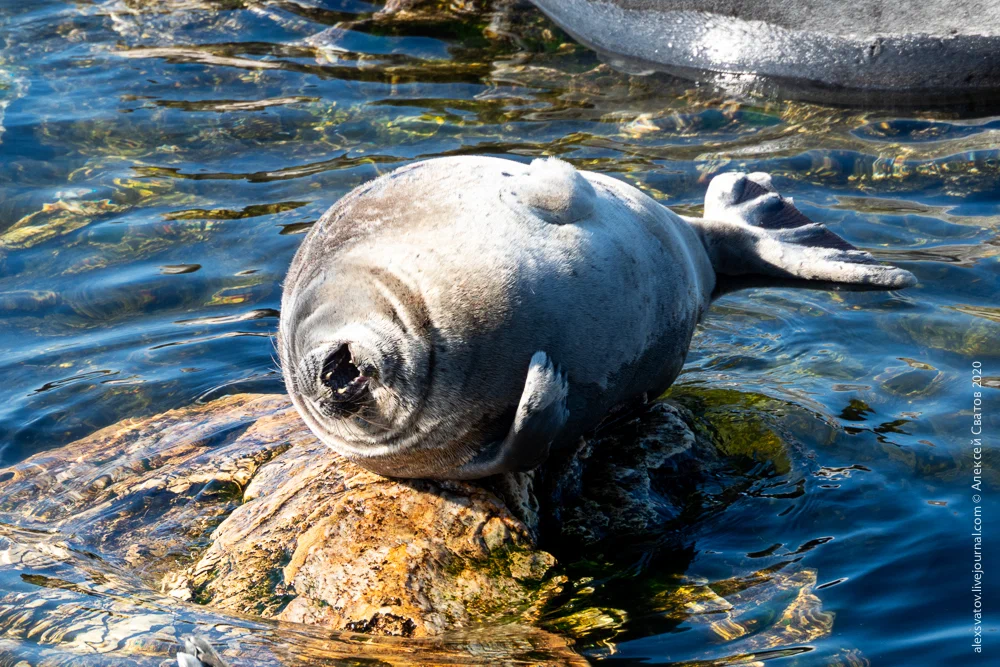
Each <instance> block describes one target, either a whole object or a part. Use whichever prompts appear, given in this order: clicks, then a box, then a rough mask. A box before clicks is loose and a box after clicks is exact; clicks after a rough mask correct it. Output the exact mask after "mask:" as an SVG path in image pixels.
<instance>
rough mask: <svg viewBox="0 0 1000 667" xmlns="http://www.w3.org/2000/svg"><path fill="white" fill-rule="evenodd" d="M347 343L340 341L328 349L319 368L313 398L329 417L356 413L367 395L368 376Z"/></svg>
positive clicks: (368, 394)
mask: <svg viewBox="0 0 1000 667" xmlns="http://www.w3.org/2000/svg"><path fill="white" fill-rule="evenodd" d="M359 363H360V362H359V361H357V360H356V359H355V358H354V355H353V354H352V352H351V346H350V345H349V344H348V343H341V344H340V345H338V346H337V347H336V348H334V350H333V351H332V352H328V353H327V355H326V357H325V358H324V360H323V365H322V366H321V367H320V371H319V384H320V386H321V387H322V389H321V390H320V394H319V395H318V396H317V397H316V398H315V399H314V400H315V401H316V403H317V405H318V406H319V408H320V409H321V410H322V411H323V413H324V414H326V415H328V416H331V417H338V416H346V415H352V414H355V413H357V412H358V411H359V410H360V409H361V407H362V404H363V403H365V402H366V401H365V399H366V398H370V397H371V394H370V391H369V387H368V384H369V382H370V381H371V378H370V377H368V376H367V375H365V374H364V373H363V372H362V369H361V368H359V366H358V364H359ZM314 377H315V376H314Z"/></svg>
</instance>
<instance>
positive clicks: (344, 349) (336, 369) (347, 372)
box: [319, 343, 361, 400]
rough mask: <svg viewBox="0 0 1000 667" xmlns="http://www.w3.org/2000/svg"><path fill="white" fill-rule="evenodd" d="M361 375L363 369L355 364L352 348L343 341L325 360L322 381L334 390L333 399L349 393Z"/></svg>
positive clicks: (321, 372) (321, 373)
mask: <svg viewBox="0 0 1000 667" xmlns="http://www.w3.org/2000/svg"><path fill="white" fill-rule="evenodd" d="M360 376H361V371H360V370H358V367H357V366H356V365H355V364H354V360H353V358H352V357H351V348H350V346H348V344H347V343H343V344H341V345H340V347H338V348H337V349H336V350H334V351H333V353H332V354H331V355H330V356H328V357H327V358H326V361H325V362H323V369H322V370H321V371H320V377H319V379H320V382H322V383H323V385H324V386H325V387H329V388H330V389H331V390H332V391H333V399H334V400H338V397H342V396H344V395H345V394H347V392H348V389H349V388H350V386H351V382H352V381H353V380H355V379H356V378H358V377H360Z"/></svg>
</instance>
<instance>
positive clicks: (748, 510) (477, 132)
mask: <svg viewBox="0 0 1000 667" xmlns="http://www.w3.org/2000/svg"><path fill="white" fill-rule="evenodd" d="M456 6H457V7H459V9H456V8H455V7H450V8H449V7H448V6H447V3H441V5H440V6H438V5H434V4H433V3H428V4H425V5H422V9H419V11H416V12H412V13H410V14H408V15H403V16H399V17H396V18H392V17H388V18H378V17H373V13H374V12H376V11H377V10H379V9H380V6H379V5H374V4H369V3H365V2H353V1H351V0H343V1H338V0H282V1H273V2H272V1H268V0H229V1H221V0H220V1H212V0H169V1H161V2H152V1H150V2H146V1H143V0H110V1H109V0H95V1H93V2H79V3H68V2H65V3H64V2H49V1H34V2H14V1H12V0H7V1H0V128H2V133H0V340H2V346H0V350H2V351H3V354H2V355H0V466H2V465H9V464H13V463H16V462H19V461H22V460H24V459H25V458H27V457H28V456H30V455H32V454H35V453H38V452H41V451H45V450H51V449H54V448H57V447H59V446H61V445H64V444H66V443H68V442H70V441H72V440H74V439H76V438H78V437H81V436H83V435H86V434H88V433H90V432H92V431H94V430H96V429H98V428H101V427H103V426H106V425H109V424H112V423H114V422H116V421H119V420H121V419H124V418H127V417H133V416H138V415H150V414H154V413H157V412H161V411H163V410H166V409H170V408H174V407H180V406H185V405H189V404H190V403H192V402H194V401H196V400H198V399H207V398H210V397H212V396H215V395H221V394H223V393H230V392H234V391H274V392H278V391H281V390H282V387H281V383H280V378H279V376H278V374H277V372H276V370H275V364H274V361H273V352H274V350H273V344H272V341H271V335H272V334H273V333H274V332H275V329H276V326H277V312H278V311H277V309H278V308H279V300H280V292H281V281H282V279H283V276H284V273H285V270H286V268H287V266H288V263H289V262H290V260H291V257H292V254H293V253H294V251H295V249H296V247H297V246H298V244H299V242H300V241H301V239H302V238H303V237H302V233H303V232H305V231H306V230H307V229H308V226H309V225H310V224H311V223H313V222H314V221H315V220H316V219H317V218H318V217H319V216H320V215H321V214H322V212H323V211H324V210H325V209H326V208H328V207H329V206H330V205H331V204H333V203H334V202H335V201H336V200H337V199H338V198H339V197H341V196H342V195H343V194H345V193H346V192H348V191H349V190H351V189H352V188H353V187H355V186H357V185H358V184H360V183H363V182H365V181H367V180H369V179H371V178H374V177H375V176H377V175H379V174H382V173H385V172H387V171H390V170H392V169H393V168H395V167H397V166H400V165H403V164H406V163H408V162H411V161H414V160H417V159H423V158H428V157H433V156H440V155H455V154H467V153H484V154H490V155H503V156H507V157H511V158H514V159H519V160H528V159H531V158H532V157H535V156H541V155H558V156H560V157H561V158H563V159H565V160H569V161H570V162H572V163H573V164H575V165H576V166H578V167H580V168H586V169H590V170H594V171H600V172H604V173H608V174H611V175H613V176H615V177H617V178H621V179H624V180H626V181H628V182H630V183H632V184H634V185H635V186H637V187H639V188H641V189H643V190H644V191H645V192H647V193H648V194H650V195H651V196H653V197H656V198H657V199H659V200H661V201H662V202H663V203H665V204H667V205H669V206H676V207H678V210H682V211H684V212H695V213H697V212H698V206H699V205H700V202H701V199H702V197H703V195H704V191H705V188H706V185H707V182H708V180H709V179H710V178H711V176H712V175H714V174H716V173H719V172H722V171H727V170H734V169H740V170H763V171H768V172H771V173H772V174H774V182H775V184H776V185H777V187H778V188H779V189H780V190H781V191H782V192H783V193H784V194H786V195H791V196H793V197H794V198H795V201H796V203H797V204H798V205H799V207H800V208H801V209H802V210H803V211H804V212H805V213H806V214H807V215H809V216H811V217H812V218H814V219H816V220H819V221H822V222H824V223H826V224H827V225H829V226H830V227H831V228H832V229H834V230H835V231H837V232H838V233H839V234H841V235H842V236H844V237H845V238H847V239H848V240H849V241H851V242H852V243H854V244H856V245H858V246H861V247H864V248H866V249H869V250H871V251H872V252H873V253H874V254H875V255H876V256H878V257H879V258H881V259H884V260H887V261H892V262H893V263H896V264H898V265H900V266H903V267H905V268H907V269H909V270H910V271H912V272H913V273H914V274H916V276H917V277H918V279H919V285H918V286H917V287H915V288H913V289H909V290H906V291H903V292H894V293H853V292H837V293H828V292H818V291H791V290H778V289H772V290H763V289H761V290H750V291H746V292H740V293H736V294H732V295H729V296H726V297H725V298H723V299H722V300H720V301H719V302H718V303H717V304H716V306H715V307H714V308H713V310H712V311H711V312H710V313H709V314H708V316H707V318H706V320H705V322H704V326H703V327H702V328H701V330H700V331H699V333H698V335H697V336H696V339H695V342H694V345H693V347H692V350H691V353H690V355H689V358H688V363H687V367H686V370H685V373H684V374H683V375H682V377H681V378H680V380H679V381H678V382H679V383H680V384H681V385H687V386H691V387H694V388H702V389H706V388H707V389H734V390H738V391H740V392H746V393H757V394H763V395H766V396H770V397H772V398H774V399H777V401H778V403H776V404H777V405H781V406H784V407H782V408H781V409H780V411H779V413H778V416H779V417H780V420H779V421H780V423H781V424H782V427H781V431H782V433H781V434H782V437H783V439H784V440H785V441H786V442H787V443H789V455H788V456H789V458H790V464H789V466H788V467H787V469H785V470H779V471H778V472H777V473H776V474H774V475H768V476H766V477H764V478H761V479H755V480H754V481H752V483H751V484H750V486H749V488H748V490H747V491H746V492H745V493H744V494H743V496H741V497H740V498H738V499H736V500H735V501H733V502H731V504H729V505H728V506H727V507H726V508H725V510H724V511H721V512H719V513H716V514H712V515H710V516H708V517H707V518H705V519H704V520H703V521H702V522H700V523H699V524H698V526H697V527H696V528H695V532H694V535H693V538H692V551H691V554H690V558H689V560H688V562H686V563H685V564H684V566H683V568H682V570H683V573H684V574H685V575H686V576H688V577H691V578H692V579H704V580H708V581H715V580H720V579H726V578H730V577H737V576H746V575H747V574H750V573H752V572H754V571H756V570H759V569H762V568H766V567H771V566H775V565H776V564H779V563H782V562H789V563H792V562H793V561H794V566H795V567H802V568H808V569H809V570H814V571H815V572H816V577H817V582H816V583H817V584H818V586H817V588H816V589H815V591H814V593H815V595H816V596H817V597H818V598H819V601H820V603H821V606H822V611H823V612H828V613H829V612H832V613H833V614H835V617H834V621H833V627H832V631H831V632H830V633H829V634H828V635H826V636H824V637H820V638H815V639H809V640H807V641H801V642H796V641H792V640H790V641H789V642H788V643H787V644H785V645H783V646H781V647H778V648H781V649H788V650H785V651H784V652H783V651H781V650H777V649H774V650H772V649H768V650H770V651H771V652H769V653H768V652H766V651H765V652H764V653H760V655H758V657H757V658H756V659H757V660H763V659H769V660H773V662H774V664H802V665H828V664H830V665H833V664H837V665H855V664H873V665H957V664H995V661H996V656H997V655H1000V635H998V634H997V633H996V630H997V627H998V626H997V624H996V622H995V620H994V618H995V616H994V614H993V613H992V607H991V606H990V604H991V603H993V604H994V605H995V604H1000V598H998V597H996V596H994V595H993V594H992V593H991V592H990V589H994V590H995V587H992V585H991V583H988V584H987V587H986V592H985V594H984V596H985V597H984V599H985V601H986V604H987V606H986V624H985V632H984V637H985V638H984V640H983V641H984V643H985V644H986V650H985V655H984V656H977V655H975V654H974V653H973V652H972V649H971V644H972V640H973V637H974V634H973V614H972V612H973V593H972V592H971V591H970V588H971V586H972V584H973V578H972V567H973V538H972V536H971V535H970V533H972V530H973V505H974V503H973V501H972V496H973V494H974V493H976V491H974V490H973V489H972V488H971V487H970V485H971V484H972V482H973V458H972V456H973V449H972V445H971V444H970V427H971V425H972V423H973V414H972V409H973V398H974V397H973V391H974V388H973V384H972V379H973V373H974V364H981V368H982V374H983V381H982V384H983V388H982V397H981V398H982V401H983V409H984V410H985V417H984V419H983V436H982V437H983V455H984V456H985V460H986V464H985V470H984V473H983V477H984V479H985V484H984V488H983V490H982V493H981V495H982V500H981V501H980V505H981V506H982V508H983V510H982V511H983V517H984V527H985V528H984V532H985V535H986V546H985V553H986V561H985V563H986V567H985V570H986V573H987V582H991V581H992V578H993V577H992V573H993V569H994V568H993V567H992V564H995V563H997V559H996V557H995V552H993V551H992V550H993V549H996V548H997V547H996V545H997V540H996V538H995V534H996V532H997V530H998V528H1000V518H998V517H1000V504H998V503H997V502H996V500H997V498H998V497H1000V489H998V488H997V487H998V479H1000V476H998V474H997V461H998V460H1000V447H998V445H997V439H996V438H997V436H998V434H1000V419H997V417H996V409H997V406H998V405H1000V395H998V390H1000V303H998V302H997V298H996V295H997V293H998V288H1000V262H998V259H997V257H998V255H1000V236H998V223H1000V187H998V186H1000V150H998V148H997V141H998V139H1000V129H998V128H1000V120H998V119H997V118H988V117H979V118H977V117H964V116H962V115H961V113H960V110H937V111H913V112H907V113H901V112H898V111H895V112H880V111H877V110H859V109H851V108H831V107H822V106H811V105H807V104H799V103H794V102H776V101H765V100H756V101H746V100H743V101H739V100H734V99H731V98H730V97H729V96H727V95H726V94H725V93H724V92H723V91H719V90H716V89H713V88H710V87H708V86H698V85H695V84H692V83H689V82H684V81H679V80H673V79H667V78H663V77H661V78H640V77H629V76H627V75H624V74H620V73H616V72H614V71H613V70H611V69H609V68H608V67H607V66H605V65H602V64H601V63H600V62H599V61H598V60H597V59H596V58H595V57H594V56H593V55H592V54H590V53H589V52H588V51H587V50H586V49H584V48H582V47H580V46H577V45H575V44H573V43H572V41H571V40H569V38H567V37H566V36H565V35H564V34H562V33H560V32H559V31H558V30H557V29H555V28H554V27H553V26H551V24H549V23H548V22H546V21H545V20H544V19H543V18H542V17H541V16H540V15H539V14H538V13H537V12H535V11H534V10H532V9H530V8H519V9H516V10H515V11H514V13H513V14H512V15H507V16H506V17H503V16H500V17H493V16H491V15H490V14H489V13H484V12H482V11H471V10H470V11H462V10H461V8H462V7H464V5H456ZM421 12H422V13H421ZM491 21H492V24H491ZM335 25H336V26H337V28H335V29H331V28H333V26H335ZM706 493H708V494H709V495H710V491H706ZM658 567H661V563H660V562H659V561H658V560H657V559H656V558H652V559H650V560H648V561H646V562H644V563H643V564H642V565H641V566H640V567H639V570H638V572H637V573H634V574H633V575H630V576H631V577H632V579H633V580H634V582H637V583H636V585H638V586H642V585H644V584H643V582H645V581H646V579H644V577H654V578H655V576H657V574H658V573H657V571H656V568H658ZM662 567H664V568H666V567H668V566H667V565H662ZM669 567H674V568H675V567H676V562H672V563H671V564H670V565H669ZM0 581H3V579H0ZM608 595H609V596H611V597H612V598H613V597H614V596H613V594H612V593H608ZM994 598H995V599H996V600H997V602H995V603H994V602H993V600H994ZM619 604H620V605H621V606H622V607H623V608H625V610H626V611H630V610H629V609H628V608H627V607H628V601H627V600H626V601H621V600H619ZM632 611H635V610H632ZM649 614H651V612H649V610H648V608H647V607H643V609H642V610H639V611H636V613H635V614H634V615H633V617H632V620H630V621H629V622H627V623H625V624H624V626H622V627H621V628H620V629H619V630H618V631H616V632H615V633H612V636H610V637H608V638H604V639H601V640H600V641H597V640H593V641H591V640H588V639H587V638H586V637H584V638H582V639H580V640H579V642H578V645H577V648H578V650H579V651H580V652H581V653H582V654H583V655H585V656H587V657H588V658H589V659H591V660H594V661H601V660H608V661H612V662H618V663H621V664H637V663H642V664H651V663H660V664H665V663H685V664H687V662H686V661H696V660H704V661H709V662H698V663H697V664H722V663H719V662H711V661H713V660H720V659H723V658H725V657H727V656H729V657H731V656H734V655H743V654H745V653H746V651H744V650H743V648H741V647H742V646H743V644H741V643H740V642H741V641H743V642H745V638H744V639H737V640H733V641H732V642H727V641H726V640H724V639H722V638H721V637H720V636H719V635H718V634H717V633H713V632H711V631H709V630H708V629H707V626H705V625H704V624H698V623H695V622H693V621H692V622H682V623H680V624H673V625H671V624H665V623H659V622H658V621H657V619H656V618H651V617H650V616H649ZM654 616H655V614H654ZM775 620H776V619H766V622H769V623H773V622H774V621H775ZM0 630H3V628H2V627H0ZM4 637H7V638H8V639H9V638H11V637H14V639H15V640H16V641H12V642H9V641H6V640H4V641H2V642H0V657H2V658H3V659H7V658H10V657H13V658H18V657H27V658H33V657H36V656H37V655H38V654H37V653H36V650H38V646H37V645H36V643H35V641H34V640H32V641H27V640H23V641H22V640H21V639H18V638H16V637H15V636H14V635H4V634H3V633H2V632H0V639H3V638H4ZM762 650H763V649H762ZM747 661H751V658H745V662H747ZM866 661H867V662H866ZM13 662H16V660H13V661H12V662H11V664H13ZM751 662H752V661H751ZM5 664H6V663H5ZM95 664H97V663H95ZM692 664H693V663H692ZM725 664H734V663H728V662H727V663H725ZM740 664H743V663H740ZM747 664H750V662H747Z"/></svg>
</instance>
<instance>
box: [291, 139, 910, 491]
mask: <svg viewBox="0 0 1000 667" xmlns="http://www.w3.org/2000/svg"><path fill="white" fill-rule="evenodd" d="M706 216H707V217H706V218H704V219H692V218H682V217H680V216H678V215H676V214H674V213H673V212H671V211H669V210H668V209H666V208H665V207H663V206H661V205H660V204H658V203H656V202H655V201H653V200H652V199H650V198H649V197H647V196H646V195H644V194H642V193H641V192H639V191H638V190H636V189H635V188H633V187H631V186H629V185H627V184H625V183H623V182H621V181H618V180H615V179H613V178H610V177H607V176H603V175H601V174H596V173H590V172H581V171H577V170H576V169H574V168H573V167H572V166H570V165H568V164H566V163H564V162H560V161H558V160H553V159H549V160H535V161H534V162H532V163H531V164H530V165H526V164H522V163H518V162H513V161H509V160H502V159H498V158H486V157H457V158H441V159H436V160H429V161H426V162H420V163H416V164H413V165H409V166H407V167H403V168H401V169H398V170H396V171H394V172H392V173H391V174H388V175H386V176H383V177H381V178H379V179H377V180H375V181H373V182H371V183H368V184H366V185H363V186H361V187H359V188H357V189H356V190H354V191H353V192H351V193H350V194H348V195H347V196H345V197H344V198H343V199H341V200H340V201H339V202H338V203H337V204H336V205H334V206H333V207H332V208H331V209H330V210H329V211H328V212H327V213H326V214H325V215H324V216H323V217H322V218H321V219H320V220H319V222H318V223H317V224H316V225H315V226H314V228H313V229H312V230H311V231H310V233H309V235H308V236H307V238H306V240H305V241H304V242H303V244H302V247H301V248H300V249H299V252H298V253H297V254H296V256H295V259H294V260H293V262H292V265H291V268H290V269H289V273H288V278H287V281H286V284H285V288H284V294H283V297H282V310H281V323H280V329H279V345H278V347H279V354H280V356H281V361H282V368H283V373H284V377H285V382H286V385H287V388H288V391H289V393H290V395H291V397H292V400H293V402H294V403H295V405H296V407H297V408H298V410H299V412H300V413H301V414H302V416H303V418H304V419H305V421H306V423H307V424H309V426H310V428H312V430H313V431H314V432H315V433H316V434H317V436H319V437H320V438H321V439H322V440H323V441H324V442H326V443H327V444H329V445H330V446H331V447H333V448H334V449H336V450H337V451H339V452H341V453H342V454H344V455H345V456H348V457H349V458H351V459H353V460H355V461H356V462H358V463H359V464H361V465H363V466H365V467H367V468H369V469H371V470H374V471H376V472H379V473H382V474H385V475H390V476H399V477H437V478H475V477H482V476H486V475H490V474H494V473H498V472H503V471H508V470H521V469H528V468H531V467H533V466H535V465H537V464H538V463H540V462H541V461H542V460H544V459H545V457H546V456H547V454H548V452H549V448H550V447H551V446H557V447H558V446H560V445H562V444H565V443H571V442H574V441H575V440H576V439H578V438H579V437H580V435H582V434H584V433H586V432H587V431H588V430H590V429H592V428H593V427H594V426H596V425H597V424H598V423H599V422H600V420H601V419H602V418H603V417H604V416H605V414H607V413H608V412H609V411H610V410H612V409H614V408H616V407H618V406H621V405H625V404H630V403H633V402H634V401H635V400H637V399H638V398H641V397H642V396H643V395H657V394H659V393H660V392H662V391H664V390H665V389H666V388H667V387H669V385H670V384H671V383H672V382H673V381H674V379H675V378H676V377H677V374H678V373H679V372H680V369H681V366H682V364H683V362H684V357H685V355H686V353H687V349H688V346H689V344H690V341H691V336H692V334H693V332H694V328H695V325H696V324H697V322H698V321H699V319H700V318H701V316H702V315H703V313H704V312H705V310H706V309H707V308H708V305H709V303H710V301H711V299H712V295H713V292H714V291H715V289H716V286H717V277H718V276H723V275H726V276H742V275H763V276H770V277H773V278H774V279H786V278H789V277H791V278H801V279H807V280H817V281H823V282H830V281H833V282H846V283H852V284H855V285H863V286H866V287H869V288H876V289H892V288H898V287H904V286H907V285H909V284H912V283H913V282H914V280H913V277H912V275H910V274H909V273H908V272H906V271H902V270H900V269H896V268H893V267H886V266H883V265H881V264H878V263H876V262H875V260H874V259H872V257H871V256H870V255H868V254H867V253H864V252H862V251H859V250H857V249H855V248H854V247H853V246H851V245H850V244H848V243H847V242H846V241H844V240H843V239H841V238H840V237H838V236H836V235H835V234H833V233H832V232H830V231H829V230H827V229H825V228H824V227H822V226H821V225H816V224H813V223H811V222H810V221H809V220H808V219H806V218H805V217H804V216H802V214H801V213H799V212H798V210H797V209H795V208H794V206H793V205H792V203H791V202H790V201H789V200H786V199H784V198H782V197H780V195H778V194H777V193H775V192H774V190H773V188H772V187H771V185H770V180H769V179H768V178H767V177H766V175H763V174H752V175H750V176H746V175H743V174H724V175H722V176H720V177H718V178H717V179H715V180H714V181H713V182H712V184H711V185H710V188H709V192H708V195H707V197H706ZM796 223H798V224H796Z"/></svg>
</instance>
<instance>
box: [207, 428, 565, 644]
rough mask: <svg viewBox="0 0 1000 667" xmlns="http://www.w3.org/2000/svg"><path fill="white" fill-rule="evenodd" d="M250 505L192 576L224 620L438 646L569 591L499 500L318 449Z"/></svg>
mask: <svg viewBox="0 0 1000 667" xmlns="http://www.w3.org/2000/svg"><path fill="white" fill-rule="evenodd" d="M286 414H287V416H288V418H289V419H290V420H295V421H298V415H297V414H295V413H294V412H292V411H289V412H287V413H286ZM245 497H246V498H248V502H246V503H245V504H244V505H242V506H241V507H239V508H238V509H237V510H236V511H235V512H233V513H232V514H231V515H230V516H229V517H228V518H227V519H226V520H225V521H224V522H223V523H222V524H221V525H220V526H219V528H218V529H216V531H215V533H214V534H213V543H212V545H211V546H210V547H209V549H208V550H207V551H206V552H205V554H204V555H203V556H202V558H201V559H200V561H199V562H198V563H197V564H196V565H195V566H194V567H193V568H191V570H190V577H191V589H192V590H193V592H194V597H195V599H197V600H199V601H201V602H204V603H206V604H210V605H212V606H213V607H216V608H219V609H225V610H232V611H238V612H242V613H253V614H257V615H262V616H276V617H277V618H280V619H282V620H288V621H295V622H299V623H310V624H322V625H327V626H332V627H335V628H341V629H348V630H355V631H359V632H367V633H372V634H391V635H403V636H414V635H416V636H423V635H436V634H440V633H441V632H444V631H446V630H450V629H455V628H460V627H468V626H469V625H471V624H472V623H474V622H497V621H501V620H504V619H507V620H515V619H516V620H519V621H523V622H530V621H533V620H535V619H536V618H537V616H538V611H539V609H540V607H541V606H542V605H544V603H545V602H546V601H548V600H550V599H551V598H552V597H553V596H554V595H555V594H557V593H558V592H559V590H560V587H561V583H562V581H563V579H562V578H561V577H553V576H550V571H551V569H552V566H553V565H555V559H554V558H553V557H552V556H551V555H550V554H548V553H546V552H543V551H540V550H538V549H537V547H536V546H535V544H534V542H533V540H532V539H531V536H530V533H529V531H528V529H527V527H526V526H525V525H524V523H522V522H521V521H519V520H518V519H516V518H515V517H514V516H513V515H512V514H511V513H510V511H509V510H508V509H507V508H506V507H505V506H504V505H503V503H502V502H501V501H500V500H499V499H498V498H497V497H496V496H495V495H493V494H492V493H490V492H488V491H486V490H484V489H482V488H480V487H477V486H474V485H472V484H465V483H449V482H414V481H397V480H390V479H387V478H384V477H380V476H378V475H375V474H374V473H370V472H368V471H366V470H363V469H362V468H359V467H357V466H355V465H354V464H351V463H350V462H348V461H346V460H344V459H343V458H341V457H340V456H338V455H337V454H335V453H334V452H332V451H331V450H330V449H329V448H327V447H325V446H324V445H322V444H321V443H319V442H318V441H312V442H310V443H308V444H306V445H304V446H300V447H298V448H296V449H294V450H289V451H287V452H285V453H284V454H282V455H280V456H278V457H277V458H276V459H275V460H274V461H272V462H271V463H269V464H268V465H266V466H264V467H263V468H262V469H261V471H260V473H259V474H258V475H257V477H255V479H254V480H253V481H252V482H251V484H250V486H249V487H248V488H247V490H246V494H245Z"/></svg>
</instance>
